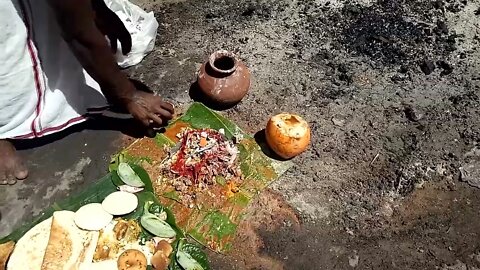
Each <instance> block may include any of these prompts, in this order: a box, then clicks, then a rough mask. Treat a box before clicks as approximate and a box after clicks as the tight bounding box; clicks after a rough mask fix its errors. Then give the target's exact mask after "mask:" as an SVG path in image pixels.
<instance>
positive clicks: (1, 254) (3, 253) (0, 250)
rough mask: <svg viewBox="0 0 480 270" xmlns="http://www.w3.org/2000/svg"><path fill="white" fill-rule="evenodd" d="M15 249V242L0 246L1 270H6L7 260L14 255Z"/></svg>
mask: <svg viewBox="0 0 480 270" xmlns="http://www.w3.org/2000/svg"><path fill="white" fill-rule="evenodd" d="M14 248H15V242H13V241H9V242H6V243H3V244H0V270H5V267H6V266H7V260H8V258H9V257H10V254H12V252H13V249H14Z"/></svg>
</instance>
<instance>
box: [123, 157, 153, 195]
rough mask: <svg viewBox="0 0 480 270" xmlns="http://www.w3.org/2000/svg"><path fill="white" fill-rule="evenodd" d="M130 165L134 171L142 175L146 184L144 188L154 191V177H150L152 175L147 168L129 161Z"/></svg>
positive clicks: (141, 177) (139, 175)
mask: <svg viewBox="0 0 480 270" xmlns="http://www.w3.org/2000/svg"><path fill="white" fill-rule="evenodd" d="M129 165H130V167H131V168H132V169H133V171H134V172H135V173H136V174H137V175H138V177H140V179H141V180H142V182H143V183H144V184H145V187H144V190H145V191H148V192H154V191H153V184H152V179H151V178H150V175H149V174H148V172H147V171H145V169H144V168H143V167H142V166H140V165H137V164H131V163H129Z"/></svg>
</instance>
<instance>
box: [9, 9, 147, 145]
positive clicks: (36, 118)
mask: <svg viewBox="0 0 480 270" xmlns="http://www.w3.org/2000/svg"><path fill="white" fill-rule="evenodd" d="M46 2H47V1H43V0H0V25H1V27H2V31H0V139H7V138H9V139H27V138H35V137H41V136H44V135H47V134H51V133H55V132H58V131H61V130H64V129H66V128H68V127H69V126H71V125H74V124H77V123H80V122H82V121H85V120H86V119H87V116H88V113H89V112H92V111H93V112H98V111H101V110H102V109H105V108H107V107H106V106H107V103H106V100H105V98H104V96H103V94H102V93H101V91H100V87H99V85H98V84H97V83H96V82H95V81H94V80H93V79H92V78H91V77H90V76H89V75H88V74H87V73H86V72H85V70H83V68H82V66H81V65H80V63H79V62H78V60H77V59H76V58H75V56H74V55H73V53H72V52H71V50H70V49H69V47H68V45H67V44H66V42H65V41H64V40H63V39H62V37H61V35H60V29H59V26H58V25H57V22H56V21H55V17H54V15H53V14H52V11H51V10H50V7H49V6H48V4H47V3H46ZM121 19H122V20H124V19H125V18H122V17H121ZM126 26H127V29H128V28H129V25H126ZM129 30H130V29H129ZM155 30H156V28H155ZM132 39H134V37H132ZM153 39H154V37H153ZM153 42H154V40H153ZM133 49H135V40H133Z"/></svg>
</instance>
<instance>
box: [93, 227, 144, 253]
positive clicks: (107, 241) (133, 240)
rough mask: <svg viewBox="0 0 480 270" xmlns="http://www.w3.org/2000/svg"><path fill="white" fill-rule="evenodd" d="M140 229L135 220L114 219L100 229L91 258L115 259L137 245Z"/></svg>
mask: <svg viewBox="0 0 480 270" xmlns="http://www.w3.org/2000/svg"><path fill="white" fill-rule="evenodd" d="M141 231H142V228H141V227H140V225H139V224H138V222H137V221H136V220H123V219H115V220H114V221H113V222H111V223H110V224H108V226H107V227H106V228H104V229H102V230H100V237H99V240H98V244H97V247H96V249H95V255H94V257H93V260H94V261H95V262H99V261H105V260H111V259H116V258H117V257H118V255H120V253H122V252H123V251H124V250H126V249H128V248H130V247H133V246H135V247H137V246H139V244H138V243H139V238H140V233H141ZM151 253H153V248H152V249H151Z"/></svg>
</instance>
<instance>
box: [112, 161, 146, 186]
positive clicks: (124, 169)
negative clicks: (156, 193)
mask: <svg viewBox="0 0 480 270" xmlns="http://www.w3.org/2000/svg"><path fill="white" fill-rule="evenodd" d="M117 174H118V176H119V177H120V179H121V180H122V181H123V182H124V183H125V184H127V185H129V186H132V187H144V186H145V183H143V181H142V179H140V177H139V176H138V175H137V173H135V171H134V170H133V169H132V167H130V165H129V164H128V163H126V162H122V163H120V164H119V165H118V168H117Z"/></svg>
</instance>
